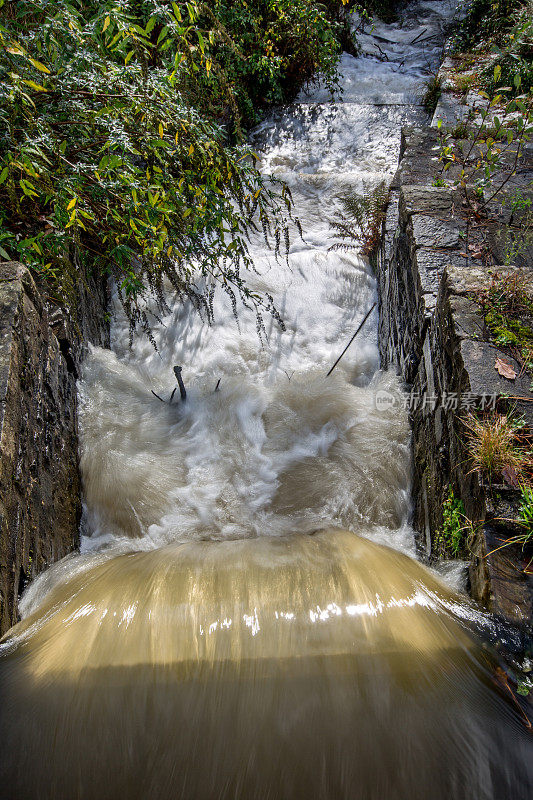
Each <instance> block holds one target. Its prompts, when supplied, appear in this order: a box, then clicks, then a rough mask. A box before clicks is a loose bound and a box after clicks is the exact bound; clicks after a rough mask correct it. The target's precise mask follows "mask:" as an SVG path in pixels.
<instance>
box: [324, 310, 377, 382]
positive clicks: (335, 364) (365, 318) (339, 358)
mask: <svg viewBox="0 0 533 800" xmlns="http://www.w3.org/2000/svg"><path fill="white" fill-rule="evenodd" d="M376 305H377V303H374V304H373V305H372V308H371V309H370V311H367V312H366V314H365V316H364V318H363V321H362V322H361V324H360V325H359V327H358V328H357V330H356V332H355V333H354V335H353V336H352V338H351V339H350V341H349V342H348V344H347V345H346V347H345V348H344V350H343V351H342V353H341V354H340V356H339V357H338V359H337V360H336V361H335V363H334V364H333V366H332V368H331V369H330V371H329V372H328V374H327V375H326V378H329V376H330V375H331V373H332V372H333V370H334V369H335V367H336V366H337V364H338V363H339V361H340V360H341V358H342V357H343V355H344V354H345V352H346V351H347V350H348V348H349V346H350V345H351V343H352V342H353V340H354V339H355V337H356V336H357V334H358V333H359V331H360V330H361V328H362V327H363V325H364V324H365V322H366V321H367V319H368V318H369V316H370V314H371V313H372V312H373V310H374V309H375V307H376Z"/></svg>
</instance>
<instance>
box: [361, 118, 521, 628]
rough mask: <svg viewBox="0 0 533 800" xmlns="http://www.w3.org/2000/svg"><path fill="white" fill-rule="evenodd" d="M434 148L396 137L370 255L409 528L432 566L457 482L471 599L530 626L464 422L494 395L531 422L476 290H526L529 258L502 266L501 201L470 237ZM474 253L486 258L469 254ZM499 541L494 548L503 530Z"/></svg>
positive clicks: (422, 137) (416, 133) (433, 138)
mask: <svg viewBox="0 0 533 800" xmlns="http://www.w3.org/2000/svg"><path fill="white" fill-rule="evenodd" d="M437 141H438V139H437V131H436V130H435V129H434V128H433V129H432V128H429V129H420V128H413V127H409V128H404V129H403V132H402V148H401V159H400V165H399V169H398V172H397V175H396V180H395V184H394V192H393V194H394V203H393V204H391V207H390V208H389V212H388V215H387V219H386V223H385V225H384V228H383V236H382V242H381V246H380V250H379V252H378V253H377V254H376V256H375V268H376V273H377V278H378V287H379V293H380V331H379V337H380V352H381V359H382V365H383V366H385V367H387V366H390V365H396V366H397V368H398V369H399V371H400V373H401V374H402V376H403V378H404V380H405V382H406V384H407V388H408V390H409V391H411V393H412V396H413V397H414V398H415V401H414V403H413V408H412V409H411V419H412V425H413V448H414V484H413V495H414V497H413V500H414V520H413V521H414V526H415V529H416V530H417V531H418V532H419V546H420V549H421V551H422V552H424V553H425V555H426V557H427V558H429V559H433V558H435V556H436V553H437V551H438V545H437V542H436V539H437V537H438V532H439V530H440V529H441V527H442V522H443V517H442V509H443V503H444V501H445V499H446V497H447V496H448V491H449V486H450V485H452V486H453V487H454V492H455V496H456V497H460V498H461V499H462V500H463V502H464V507H465V512H466V516H467V517H468V518H469V519H470V520H472V521H473V522H474V523H475V524H474V535H473V541H472V542H471V543H470V551H471V556H470V565H469V572H470V580H469V585H470V590H471V593H472V595H473V596H474V598H476V599H477V600H479V601H480V602H482V603H483V604H484V605H485V606H487V607H488V608H489V609H491V610H493V611H495V612H497V613H499V614H501V615H503V617H505V618H506V619H509V620H512V621H513V622H518V623H520V624H525V625H530V623H531V619H532V616H533V579H532V578H531V576H527V575H526V574H525V573H524V572H523V564H522V559H521V557H518V555H517V554H516V553H513V551H512V550H508V551H506V552H505V553H500V551H498V553H493V552H492V551H493V550H494V547H493V546H492V543H493V540H494V537H495V535H496V534H495V532H494V523H493V522H491V520H493V519H495V518H496V517H501V516H502V515H503V513H504V509H503V507H501V508H500V506H499V500H498V499H495V496H494V493H492V492H490V491H488V490H487V487H486V486H484V485H482V484H481V482H480V480H479V479H478V476H477V474H474V473H473V472H471V471H470V470H469V465H468V454H467V451H466V448H465V433H466V429H465V425H464V422H463V419H464V417H465V416H466V415H467V414H468V413H469V412H470V411H472V410H473V409H475V408H479V407H480V405H481V406H482V407H483V406H485V407H487V408H488V404H489V403H493V402H495V401H494V400H493V398H500V399H499V400H498V402H499V403H502V402H503V403H504V404H505V400H502V399H501V398H505V396H509V395H511V396H512V398H513V399H512V404H513V406H514V407H515V409H516V412H517V413H519V414H521V415H522V416H523V417H524V419H525V420H526V422H527V423H529V424H530V425H531V426H533V403H532V402H530V401H531V400H532V399H533V394H532V393H531V391H530V376H529V375H528V374H527V373H525V372H524V371H523V370H522V369H521V366H520V364H519V363H518V362H517V361H516V359H514V358H513V357H512V355H511V354H510V353H509V352H508V351H507V350H506V349H505V348H500V347H497V346H496V345H495V344H494V343H493V342H491V341H489V335H488V334H489V332H488V330H487V329H486V325H485V322H484V316H483V310H482V307H481V305H480V293H481V292H482V291H484V290H486V289H487V288H488V286H489V285H490V281H491V278H492V275H493V274H494V273H495V272H497V273H498V275H500V276H505V275H506V274H513V273H516V272H517V271H518V272H519V274H520V275H521V276H522V278H523V279H525V280H526V282H527V281H528V280H530V279H531V280H532V282H533V277H531V278H530V276H533V271H532V270H531V260H530V258H529V254H528V252H527V251H526V253H525V254H523V255H522V260H521V261H519V263H518V265H517V266H512V267H502V266H500V264H499V263H498V262H499V260H500V259H501V255H502V253H501V226H502V225H503V224H505V222H506V221H508V220H507V218H506V213H507V212H506V210H505V206H502V205H501V204H500V205H498V207H495V209H494V214H491V216H490V221H487V222H483V221H480V222H476V223H475V224H474V225H473V226H471V229H470V231H469V236H470V239H468V238H467V235H466V220H465V214H464V209H463V207H462V204H461V201H460V198H459V196H458V194H457V191H456V190H454V189H452V188H447V187H438V186H434V185H433V183H434V182H435V176H436V174H437V171H438V162H437V160H436V155H435V147H436V145H437ZM526 177H527V178H528V180H530V181H531V180H532V179H533V163H532V162H531V154H530V153H529V152H528V153H526V154H525V155H524V158H523V159H522V162H521V165H520V178H519V180H520V182H521V183H522V182H523V181H524V180H525V179H526ZM507 216H508V214H507ZM469 242H473V243H474V244H473V246H471V247H469V246H468V243H469ZM478 252H479V254H480V256H481V257H476V256H477V255H478ZM498 357H499V358H502V359H504V360H505V361H506V362H508V363H509V364H511V365H512V366H513V367H514V369H515V370H516V373H517V377H516V379H515V380H513V381H510V380H507V379H506V378H505V377H502V376H501V375H500V374H499V373H498V371H497V370H496V369H495V360H496V358H498ZM521 398H523V400H522V399H521ZM509 402H511V401H509ZM499 407H501V406H499ZM489 495H490V496H489ZM484 520H485V524H483V521H484ZM496 527H498V526H496ZM503 527H504V528H505V525H504V526H503ZM497 533H498V535H499V536H500V540H501V537H502V535H504V533H505V531H503V533H502V530H501V525H500V527H499V529H498V531H497ZM509 535H510V534H509V533H508V534H507V536H509Z"/></svg>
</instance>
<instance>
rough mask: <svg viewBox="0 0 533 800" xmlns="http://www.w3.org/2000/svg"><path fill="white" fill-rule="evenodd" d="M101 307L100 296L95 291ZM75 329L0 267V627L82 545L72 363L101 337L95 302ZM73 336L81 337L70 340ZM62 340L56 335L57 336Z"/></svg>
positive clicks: (24, 276) (21, 274)
mask: <svg viewBox="0 0 533 800" xmlns="http://www.w3.org/2000/svg"><path fill="white" fill-rule="evenodd" d="M95 294H96V296H97V297H98V296H101V297H102V298H103V300H104V301H105V299H106V298H105V289H101V291H100V294H98V292H97V291H96V288H95ZM95 294H93V295H92V297H93V305H92V310H91V312H90V313H89V305H88V303H87V302H86V303H85V308H84V310H82V311H81V312H80V314H79V320H80V322H81V325H77V326H74V324H73V323H72V321H70V320H69V319H68V318H67V317H66V315H64V313H63V312H59V310H57V309H56V310H55V311H54V312H53V313H52V314H50V313H49V311H48V309H47V304H46V302H45V301H44V299H43V297H42V295H41V293H40V292H39V289H38V287H37V286H36V284H35V282H34V280H33V278H32V276H31V274H30V272H29V271H28V270H27V269H26V268H25V267H24V266H23V265H21V264H18V263H14V262H8V263H2V264H1V265H0V630H1V632H2V633H3V632H5V631H6V630H7V629H8V628H9V627H10V626H11V625H12V624H13V623H14V622H16V621H17V604H18V598H19V595H20V593H21V591H22V590H23V588H24V587H25V585H26V583H27V582H28V581H29V580H30V579H31V578H33V577H35V576H36V575H37V574H38V573H39V572H40V571H42V570H43V569H44V568H45V567H47V566H48V565H49V564H51V563H52V562H54V561H57V560H58V559H59V558H62V557H63V556H64V555H66V554H67V553H69V552H70V551H72V550H73V549H75V548H76V547H77V545H78V541H79V521H80V515H81V481H80V475H79V470H78V439H77V390H76V374H77V370H76V365H77V364H78V363H79V361H80V359H81V357H82V350H83V344H84V341H85V338H84V336H83V334H82V331H83V329H85V331H86V335H87V336H88V335H89V332H90V331H92V335H93V336H95V338H96V340H97V341H98V342H99V343H102V344H104V343H105V340H106V335H107V334H106V330H105V329H106V323H105V321H104V312H103V308H105V306H101V305H100V306H99V304H98V302H95V301H94V296H95ZM75 330H77V331H78V333H77V334H76V333H75ZM58 337H59V338H58Z"/></svg>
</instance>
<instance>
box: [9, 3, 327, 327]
mask: <svg viewBox="0 0 533 800" xmlns="http://www.w3.org/2000/svg"><path fill="white" fill-rule="evenodd" d="M333 5H334V6H335V7H336V8H337V10H340V9H342V8H343V3H342V0H339V2H335V3H333ZM0 7H3V8H2V11H3V20H2V24H1V25H0V47H1V50H2V59H1V61H0V257H2V258H3V259H19V260H21V261H24V262H25V263H26V264H28V265H29V266H30V267H32V268H33V269H34V270H35V271H36V272H38V273H39V274H40V275H41V276H42V277H43V278H44V279H45V280H46V281H47V282H48V284H49V285H50V286H51V289H52V290H53V291H54V293H55V294H56V295H58V296H59V297H60V299H61V300H62V301H63V302H65V303H67V304H70V305H72V302H73V297H74V294H75V286H76V282H77V281H78V280H79V277H80V274H83V273H84V270H85V269H88V268H89V266H90V265H91V266H93V267H96V268H97V269H99V270H101V271H102V272H104V273H108V274H110V275H112V276H113V277H114V279H115V280H116V282H117V285H118V287H119V292H120V296H121V300H122V302H123V305H124V308H125V310H126V313H127V314H128V317H129V319H130V322H131V326H132V330H133V328H134V327H135V325H136V324H137V323H140V324H141V326H142V328H143V329H144V330H145V331H146V332H148V333H149V330H150V320H149V316H148V313H147V308H148V306H147V299H148V297H155V299H156V309H157V310H158V311H159V312H161V311H164V310H165V308H166V305H165V299H164V297H165V288H166V287H167V286H168V285H170V286H171V287H172V288H173V289H174V290H175V291H176V292H177V294H178V295H179V296H182V297H188V298H190V299H191V300H192V301H193V303H194V304H195V306H196V308H197V309H198V310H199V311H200V312H203V313H204V314H205V316H206V318H207V319H211V317H212V308H213V306H212V301H213V292H214V289H215V287H216V286H217V285H219V286H221V287H222V288H223V289H224V290H225V291H226V292H227V293H228V294H229V296H230V297H231V300H232V303H233V306H234V309H235V308H236V303H237V299H238V298H240V299H241V300H242V301H243V302H244V303H246V304H247V305H248V306H251V307H253V308H255V310H256V312H257V314H258V325H259V327H261V324H262V323H261V311H262V310H267V311H269V312H270V313H272V314H273V315H274V316H275V317H276V318H277V319H278V321H279V322H280V324H282V322H281V319H280V318H279V315H278V314H277V312H276V311H275V309H274V307H273V304H272V300H271V298H269V297H263V296H261V295H259V294H257V293H254V292H252V291H251V290H249V289H248V288H247V286H246V284H245V282H244V280H243V277H242V275H241V272H242V269H243V267H247V268H252V269H253V264H252V262H251V259H250V257H249V254H248V238H249V236H250V234H251V233H252V232H253V231H255V230H259V231H261V230H262V231H263V234H264V236H265V238H266V239H267V240H269V241H271V242H272V246H273V248H274V250H275V251H276V253H277V254H279V253H280V251H281V247H282V243H283V244H284V246H285V248H287V247H288V237H289V223H290V220H291V198H290V193H289V191H288V189H287V188H286V187H285V186H284V185H283V184H281V183H277V182H274V181H269V180H267V179H264V178H263V177H261V175H260V174H259V172H258V171H257V169H256V168H255V157H254V154H253V153H252V152H251V151H250V150H249V148H247V147H246V146H244V145H242V144H236V143H234V144H233V145H230V143H229V142H228V139H227V135H226V129H227V127H228V125H227V124H226V126H225V127H224V126H221V124H220V123H221V122H227V118H228V114H229V117H230V118H231V120H232V122H231V124H230V128H231V129H232V131H233V132H235V131H236V132H237V133H238V131H239V126H240V120H241V119H244V121H246V122H250V121H253V118H254V113H253V108H252V107H253V105H254V103H255V102H256V101H257V102H259V96H261V98H262V102H263V105H267V104H268V103H271V102H278V101H281V100H283V99H284V98H286V97H287V96H288V94H289V93H290V92H294V91H295V88H296V87H297V86H298V85H299V84H300V83H301V81H302V80H305V79H307V78H310V77H311V75H312V74H313V72H314V71H315V70H317V69H319V70H322V71H323V72H324V74H325V76H326V81H327V82H328V85H329V86H330V87H331V88H332V89H333V87H334V83H335V62H336V54H337V52H338V47H337V46H336V39H335V35H336V31H337V27H336V25H337V23H336V22H335V21H333V20H331V19H330V17H329V16H328V14H327V13H326V10H325V7H324V6H322V5H320V4H318V3H315V2H311V0H297V2H295V3H289V2H287V0H265V2H264V3H263V4H262V5H261V4H259V5H257V6H255V7H254V11H253V13H252V12H250V11H249V7H248V5H247V3H246V2H244V0H242V2H238V3H235V4H230V3H225V2H223V0H217V2H216V3H215V5H214V6H213V5H211V6H208V5H206V4H203V3H201V2H196V0H192V2H188V3H182V2H173V3H168V2H164V0H121V1H120V2H119V0H107V2H99V3H97V2H81V0H72V2H69V0H59V1H58V2H51V0H21V1H20V2H18V3H16V4H9V5H7V4H5V3H4V2H3V0H0ZM262 15H263V16H262ZM252 18H253V19H252ZM248 31H252V33H251V34H250V36H249V37H247V36H246V32H248ZM254 37H255V38H254ZM259 39H260V40H261V42H262V43H263V44H265V47H264V49H263V51H261V52H259V50H258V51H257V60H256V61H253V60H252V59H251V58H250V54H251V51H252V50H253V49H254V48H255V47H256V45H257V44H258V41H259ZM269 42H271V45H272V46H271V49H270V50H269V49H268V47H269V46H270V45H269V44H268V43H269ZM254 52H255V50H254ZM296 224H298V223H296Z"/></svg>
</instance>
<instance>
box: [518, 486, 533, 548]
mask: <svg viewBox="0 0 533 800" xmlns="http://www.w3.org/2000/svg"><path fill="white" fill-rule="evenodd" d="M518 522H519V523H520V525H522V526H523V528H524V532H523V534H522V540H521V543H522V544H523V545H526V544H527V543H528V542H529V541H530V540H531V539H532V538H533V487H532V486H525V485H524V486H521V488H520V510H519V516H518Z"/></svg>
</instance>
